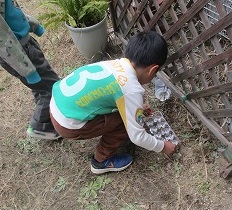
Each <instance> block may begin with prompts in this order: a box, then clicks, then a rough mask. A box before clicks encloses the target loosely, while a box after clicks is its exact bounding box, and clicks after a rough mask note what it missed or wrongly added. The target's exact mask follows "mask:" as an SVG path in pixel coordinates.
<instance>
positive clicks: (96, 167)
mask: <svg viewBox="0 0 232 210" xmlns="http://www.w3.org/2000/svg"><path fill="white" fill-rule="evenodd" d="M132 161H133V158H132V156H131V155H129V154H124V155H114V156H112V157H111V158H109V159H107V160H105V161H103V162H98V161H96V160H95V159H94V158H93V159H92V161H91V171H92V172H93V173H94V174H103V173H106V172H110V171H122V170H124V169H126V168H127V167H128V166H129V165H130V164H131V163H132Z"/></svg>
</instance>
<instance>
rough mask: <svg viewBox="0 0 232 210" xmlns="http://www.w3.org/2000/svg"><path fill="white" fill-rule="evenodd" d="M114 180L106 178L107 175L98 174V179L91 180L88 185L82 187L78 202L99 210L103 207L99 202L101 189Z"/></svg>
mask: <svg viewBox="0 0 232 210" xmlns="http://www.w3.org/2000/svg"><path fill="white" fill-rule="evenodd" d="M111 182H112V179H110V178H106V177H105V176H98V177H97V178H96V179H94V180H92V181H90V182H89V183H88V184H87V186H86V187H84V188H83V189H81V191H80V197H79V198H78V202H79V203H80V204H81V205H82V207H84V208H85V209H88V210H95V209H96V210H99V209H101V208H100V207H99V205H98V203H97V199H96V198H97V196H98V193H99V190H102V189H104V188H105V186H106V185H107V184H109V183H111Z"/></svg>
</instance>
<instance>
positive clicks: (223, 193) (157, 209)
mask: <svg viewBox="0 0 232 210" xmlns="http://www.w3.org/2000/svg"><path fill="white" fill-rule="evenodd" d="M21 2H22V1H21ZM22 3H23V5H26V6H27V8H25V9H26V10H27V12H28V13H30V12H33V13H34V14H33V15H35V16H36V14H37V12H38V11H37V9H35V8H34V6H35V5H36V4H37V1H35V0H34V1H25V2H22ZM32 8H33V9H32ZM38 41H39V42H40V44H41V47H42V48H43V50H44V52H45V54H46V57H47V58H48V59H49V60H50V63H51V65H52V66H53V67H54V69H55V70H56V71H57V72H58V74H59V75H60V76H61V77H63V76H65V75H66V74H67V73H68V72H70V71H71V69H73V68H76V67H78V66H80V65H82V64H85V63H88V62H90V61H89V60H86V59H85V58H83V57H82V56H81V55H79V54H78V52H77V51H76V49H75V47H74V46H73V44H72V41H71V38H70V36H69V34H68V32H67V31H66V30H65V29H64V28H62V29H61V30H60V31H59V32H58V33H55V32H47V33H46V35H45V36H44V37H43V38H41V39H38ZM108 52H109V55H110V56H111V57H112V58H114V57H116V56H118V55H117V53H118V51H112V49H111V51H108ZM145 88H146V90H147V94H146V101H147V102H149V103H150V104H152V105H153V106H154V107H155V108H156V109H159V110H160V111H162V112H163V114H164V116H165V118H166V119H167V121H168V122H169V123H170V124H171V126H172V128H173V130H174V131H175V132H176V133H177V135H178V136H179V138H180V139H181V140H182V147H181V149H180V151H179V152H178V153H177V154H175V155H174V157H172V158H171V159H168V158H166V157H164V156H163V155H162V154H156V153H154V152H149V151H147V150H144V149H142V148H138V147H135V148H134V149H133V148H123V149H126V150H130V151H131V152H132V153H133V156H134V164H133V165H132V166H131V167H129V168H128V169H127V170H125V171H122V172H120V173H109V174H105V175H102V176H95V175H93V174H92V173H91V172H90V166H89V160H90V157H91V155H92V153H93V151H94V146H95V144H96V141H97V140H98V139H93V140H86V141H65V140H64V141H61V142H50V141H37V140H35V139H30V138H27V137H26V135H25V131H26V127H27V124H28V121H29V118H30V115H31V113H32V111H33V107H34V104H33V101H32V95H31V93H30V90H28V89H27V88H26V87H24V86H23V85H22V84H21V83H20V82H19V81H17V80H16V79H15V78H13V77H11V76H10V75H8V74H7V73H6V72H5V71H4V70H0V105H1V106H0V113H1V121H2V123H1V125H0V209H4V210H12V209H17V210H18V209H26V210H32V209H35V210H42V209H43V210H44V209H49V210H51V209H54V210H61V209H62V210H64V209H65V210H71V209H78V210H79V209H83V210H84V209H99V210H100V209H103V210H111V209H112V210H129V209H131V210H140V209H141V210H148V209H149V210H187V209H188V210H190V209H191V210H199V209H201V210H206V209H210V210H218V209H220V210H228V209H231V208H232V204H231V180H224V179H222V178H220V177H219V171H220V169H221V168H222V167H223V166H225V164H226V161H225V160H224V158H223V157H222V155H221V154H220V152H219V151H218V148H219V147H220V145H219V144H218V141H217V140H216V139H214V137H213V136H211V135H210V133H209V132H208V131H207V129H205V128H204V127H203V126H202V125H201V124H199V122H198V121H197V120H196V119H195V118H194V117H193V116H192V115H191V114H189V113H188V111H187V110H186V109H185V108H184V106H183V105H182V104H181V103H180V102H179V101H178V100H177V99H175V98H174V97H173V98H172V99H171V100H170V101H167V102H166V103H163V104H162V103H160V102H159V101H157V100H156V99H155V98H154V95H153V93H152V88H151V85H150V84H149V85H147V86H145ZM99 177H100V178H99Z"/></svg>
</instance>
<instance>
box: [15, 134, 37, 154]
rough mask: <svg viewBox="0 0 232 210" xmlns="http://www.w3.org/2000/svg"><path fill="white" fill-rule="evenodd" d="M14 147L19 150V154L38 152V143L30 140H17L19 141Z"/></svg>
mask: <svg viewBox="0 0 232 210" xmlns="http://www.w3.org/2000/svg"><path fill="white" fill-rule="evenodd" d="M16 147H17V148H18V149H19V150H20V152H21V153H24V152H26V153H30V154H35V153H38V152H39V151H40V146H39V144H38V141H36V140H35V139H31V138H27V139H19V141H18V142H17V143H16Z"/></svg>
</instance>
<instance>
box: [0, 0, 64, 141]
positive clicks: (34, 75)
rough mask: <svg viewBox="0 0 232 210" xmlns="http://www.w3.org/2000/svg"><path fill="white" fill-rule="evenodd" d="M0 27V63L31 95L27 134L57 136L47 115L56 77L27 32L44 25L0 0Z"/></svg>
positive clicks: (9, 0)
mask: <svg viewBox="0 0 232 210" xmlns="http://www.w3.org/2000/svg"><path fill="white" fill-rule="evenodd" d="M0 28H1V30H0V65H1V66H2V67H3V68H4V69H5V70H6V71H7V72H9V73H10V74H11V75H13V76H15V77H17V78H18V79H20V80H21V82H22V83H23V84H24V85H26V86H27V87H28V88H30V89H31V90H32V94H33V96H34V99H35V103H36V107H35V111H34V114H33V116H32V117H31V121H30V126H29V127H28V129H27V134H28V136H30V137H35V138H40V139H50V140H54V139H57V138H59V137H60V136H59V135H58V134H57V132H56V131H55V130H54V127H53V125H52V123H51V120H50V116H49V103H50V99H51V91H52V86H53V84H54V83H55V82H56V81H58V80H59V77H58V75H57V74H56V73H55V72H54V71H53V70H52V68H51V66H50V65H49V63H48V61H47V60H46V59H45V57H44V54H43V52H42V51H41V49H40V47H39V44H38V42H37V41H36V40H35V39H34V38H33V37H31V36H30V34H29V33H30V32H33V33H34V34H36V35H37V36H42V34H43V33H44V31H45V29H44V28H43V26H42V25H40V24H39V22H38V21H37V20H36V19H35V18H33V17H30V16H28V15H25V14H24V13H23V11H22V10H21V9H20V7H19V6H18V4H17V3H16V1H12V0H0Z"/></svg>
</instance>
